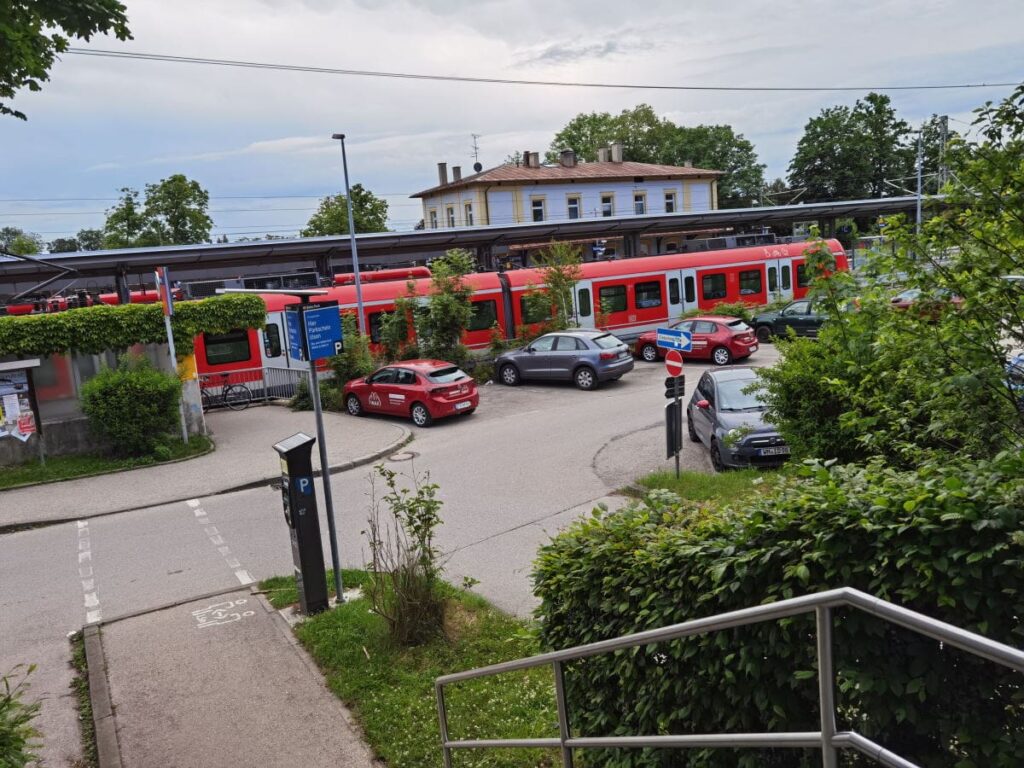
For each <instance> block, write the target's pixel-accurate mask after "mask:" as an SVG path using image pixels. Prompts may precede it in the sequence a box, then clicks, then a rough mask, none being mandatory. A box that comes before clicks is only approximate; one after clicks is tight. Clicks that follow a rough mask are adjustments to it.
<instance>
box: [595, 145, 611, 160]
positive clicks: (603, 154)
mask: <svg viewBox="0 0 1024 768" xmlns="http://www.w3.org/2000/svg"><path fill="white" fill-rule="evenodd" d="M611 154H612V151H611V150H610V149H608V147H601V148H600V149H598V150H597V162H599V163H607V162H608V161H609V160H610V159H611Z"/></svg>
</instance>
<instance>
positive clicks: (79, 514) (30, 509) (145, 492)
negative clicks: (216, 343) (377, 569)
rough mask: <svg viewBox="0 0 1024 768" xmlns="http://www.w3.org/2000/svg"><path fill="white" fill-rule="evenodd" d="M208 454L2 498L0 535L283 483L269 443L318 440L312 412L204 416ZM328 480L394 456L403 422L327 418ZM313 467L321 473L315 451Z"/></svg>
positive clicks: (276, 409) (257, 410)
mask: <svg viewBox="0 0 1024 768" xmlns="http://www.w3.org/2000/svg"><path fill="white" fill-rule="evenodd" d="M206 423H207V426H208V428H209V429H210V432H211V436H212V437H213V440H214V442H215V443H216V446H217V448H216V450H215V451H213V452H212V453H209V454H206V455H205V456H200V457H198V458H195V459H189V460H187V461H181V462H176V463H172V464H161V465H159V466H154V467H142V468H140V469H132V470H129V471H127V472H115V473H112V474H107V475H97V476H96V477H85V478H80V479H78V480H64V481H62V482H58V483H48V484H44V485H35V486H30V487H27V488H15V489H12V490H8V491H0V530H2V529H4V528H8V527H11V526H23V525H35V524H40V523H54V522H61V521H65V520H79V519H82V518H87V517H95V516H97V515H106V514H111V513H113V512H123V511H126V510H129V509H138V508H139V507H148V506H154V505H157V504H167V503H170V502H174V501H182V500H184V499H191V498H195V497H202V496H210V495H212V494H216V493H224V492H226V491H231V490H238V489H241V488H247V487H253V486H257V485H261V484H264V483H267V482H270V481H272V480H276V479H277V478H279V477H280V476H281V465H280V463H279V461H278V456H277V453H276V452H275V451H274V448H273V446H274V443H277V442H278V441H280V440H281V439H283V438H285V437H288V436H290V435H293V434H295V433H296V432H305V433H306V434H308V435H314V436H315V435H316V426H315V423H314V419H313V413H312V412H311V411H291V410H289V409H288V408H286V407H284V406H278V405H265V406H258V407H254V408H249V409H247V410H245V411H238V412H234V411H219V412H213V413H209V414H207V417H206ZM324 430H325V432H326V434H327V455H328V462H329V464H330V467H331V471H332V472H338V471H342V470H345V469H349V468H351V467H353V466H356V465H358V464H362V463H367V462H370V461H375V460H376V459H377V458H380V457H382V456H386V455H388V454H390V453H393V452H394V451H396V450H397V449H398V448H400V447H401V446H402V445H403V444H404V443H405V442H407V441H408V439H409V437H410V434H411V433H410V431H409V429H408V428H407V427H405V426H403V425H402V424H401V423H400V422H397V421H392V420H387V419H381V418H364V419H354V418H352V417H351V416H344V415H342V414H338V413H324ZM313 466H314V467H315V468H319V466H320V461H319V455H318V453H317V449H314V450H313Z"/></svg>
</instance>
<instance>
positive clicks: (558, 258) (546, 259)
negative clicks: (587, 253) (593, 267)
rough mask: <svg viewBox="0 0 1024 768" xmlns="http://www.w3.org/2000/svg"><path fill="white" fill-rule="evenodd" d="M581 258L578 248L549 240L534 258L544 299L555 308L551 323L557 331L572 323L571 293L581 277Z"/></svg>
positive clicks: (573, 319)
mask: <svg viewBox="0 0 1024 768" xmlns="http://www.w3.org/2000/svg"><path fill="white" fill-rule="evenodd" d="M581 261H582V259H581V257H580V250H579V248H577V247H576V246H575V245H572V244H571V243H563V242H552V243H551V244H550V245H548V246H547V247H546V248H545V249H544V250H543V251H542V252H541V253H540V256H539V258H538V259H537V264H538V266H539V267H540V268H541V274H542V275H543V278H544V284H545V285H546V286H547V296H548V299H547V300H548V302H550V303H552V304H554V307H555V318H554V325H555V328H557V329H559V330H561V329H564V328H568V327H569V326H571V325H574V324H575V315H574V313H573V301H572V293H573V289H574V288H575V287H576V283H577V282H579V280H580V278H581V277H583V270H582V269H580V262H581Z"/></svg>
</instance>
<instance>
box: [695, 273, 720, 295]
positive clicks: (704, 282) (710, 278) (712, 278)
mask: <svg viewBox="0 0 1024 768" xmlns="http://www.w3.org/2000/svg"><path fill="white" fill-rule="evenodd" d="M701 292H702V293H703V294H704V298H705V299H724V298H725V296H726V291H725V273H723V272H719V273H718V274H716V275H704V277H702V278H701Z"/></svg>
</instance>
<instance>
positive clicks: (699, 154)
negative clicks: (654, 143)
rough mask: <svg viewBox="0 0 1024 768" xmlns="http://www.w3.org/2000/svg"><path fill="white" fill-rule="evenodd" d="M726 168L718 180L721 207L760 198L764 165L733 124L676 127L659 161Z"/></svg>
mask: <svg viewBox="0 0 1024 768" xmlns="http://www.w3.org/2000/svg"><path fill="white" fill-rule="evenodd" d="M687 161H690V162H692V163H693V164H694V165H695V166H696V167H698V168H708V169H711V170H715V171H724V172H725V175H724V176H722V177H721V178H720V179H719V180H718V207H719V208H737V207H741V206H748V205H750V204H751V203H753V202H755V201H757V200H759V199H760V195H761V189H762V188H763V187H764V169H765V165H764V164H763V163H759V162H758V161H757V152H756V151H755V150H754V145H753V144H751V143H750V141H748V140H747V139H745V138H744V137H743V134H741V133H735V132H734V131H733V129H732V126H730V125H698V126H695V127H693V128H689V127H686V126H673V130H671V131H670V132H669V134H668V137H667V139H666V140H665V141H664V142H663V143H662V145H661V154H660V156H659V158H658V160H657V162H660V163H665V164H667V165H683V164H684V163H686V162H687Z"/></svg>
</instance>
